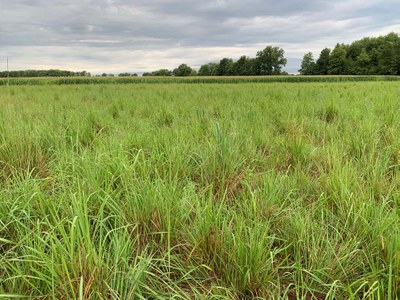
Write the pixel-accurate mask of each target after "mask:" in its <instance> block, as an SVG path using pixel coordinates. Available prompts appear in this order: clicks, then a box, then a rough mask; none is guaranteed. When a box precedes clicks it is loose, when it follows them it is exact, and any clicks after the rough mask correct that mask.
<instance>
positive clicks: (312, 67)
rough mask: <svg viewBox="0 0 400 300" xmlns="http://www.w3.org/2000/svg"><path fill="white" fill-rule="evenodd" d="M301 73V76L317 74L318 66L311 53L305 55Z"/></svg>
mask: <svg viewBox="0 0 400 300" xmlns="http://www.w3.org/2000/svg"><path fill="white" fill-rule="evenodd" d="M299 73H300V74H301V75H313V74H315V73H316V64H315V61H314V57H313V54H312V53H311V52H308V53H306V54H304V57H303V60H302V62H301V68H300V70H299Z"/></svg>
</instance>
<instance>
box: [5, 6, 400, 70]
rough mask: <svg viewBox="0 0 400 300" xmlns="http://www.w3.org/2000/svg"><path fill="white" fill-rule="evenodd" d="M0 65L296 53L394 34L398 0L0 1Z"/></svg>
mask: <svg viewBox="0 0 400 300" xmlns="http://www.w3.org/2000/svg"><path fill="white" fill-rule="evenodd" d="M0 13H1V17H0V70H5V69H6V57H7V56H9V64H10V70H21V69H51V68H52V69H66V70H72V71H82V70H86V71H89V72H91V73H92V74H99V73H103V72H106V73H115V74H117V73H120V72H132V73H133V72H136V73H142V72H147V71H153V70H157V69H161V68H167V69H173V68H175V67H177V66H178V65H179V64H181V63H186V64H188V65H190V66H192V67H194V68H196V69H198V68H199V67H200V66H201V65H202V64H204V63H208V62H218V61H219V60H220V59H222V58H224V57H229V58H233V59H238V58H239V57H240V56H241V55H247V56H250V57H255V56H256V53H257V51H259V50H262V49H264V48H265V47H266V46H267V45H271V46H278V47H281V48H283V49H284V50H285V57H286V58H287V60H288V63H287V65H286V67H285V68H284V70H286V71H288V72H289V73H296V72H297V70H298V69H299V67H300V63H301V59H302V57H303V55H304V53H306V52H308V51H311V52H312V53H313V54H314V57H315V58H318V55H319V53H320V51H321V50H322V49H323V48H325V47H328V48H332V47H334V46H335V44H336V43H338V42H340V43H351V42H352V41H354V40H357V39H361V38H363V37H366V36H379V35H385V34H387V33H389V32H396V33H400V0H307V1H304V0H147V1H144V0H0Z"/></svg>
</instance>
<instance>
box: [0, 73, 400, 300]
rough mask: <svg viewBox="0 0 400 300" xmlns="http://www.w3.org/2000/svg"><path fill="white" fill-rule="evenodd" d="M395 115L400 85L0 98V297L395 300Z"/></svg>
mask: <svg viewBox="0 0 400 300" xmlns="http://www.w3.org/2000/svg"><path fill="white" fill-rule="evenodd" d="M287 78H289V77H287ZM293 78H296V77H293ZM310 78H312V77H310ZM54 80H58V79H54ZM135 80H136V79H135ZM399 116H400V82H338V83H334V82H330V83H272V82H271V83H270V84H260V83H246V84H218V85H215V84H214V85H213V84H183V83H180V84H173V83H171V84H157V83H154V84H151V85H147V84H139V83H138V84H125V85H111V84H103V85H75V86H72V85H69V86H57V85H38V86H28V85H22V86H11V87H6V86H0V172H1V173H0V181H1V185H0V186H1V188H0V298H11V297H12V296H14V298H21V296H29V297H30V298H31V299H362V298H365V299H397V297H399V296H400V208H399V206H400V138H399V132H400V118H399Z"/></svg>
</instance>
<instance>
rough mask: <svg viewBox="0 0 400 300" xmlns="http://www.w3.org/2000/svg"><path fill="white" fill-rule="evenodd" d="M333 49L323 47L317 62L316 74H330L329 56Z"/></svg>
mask: <svg viewBox="0 0 400 300" xmlns="http://www.w3.org/2000/svg"><path fill="white" fill-rule="evenodd" d="M330 54H331V50H330V49H328V48H325V49H322V51H321V53H320V55H319V58H318V59H317V62H316V69H315V74H314V75H328V68H329V57H330Z"/></svg>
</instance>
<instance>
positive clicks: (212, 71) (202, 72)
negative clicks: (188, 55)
mask: <svg viewBox="0 0 400 300" xmlns="http://www.w3.org/2000/svg"><path fill="white" fill-rule="evenodd" d="M217 68H218V64H216V63H208V64H205V65H202V66H201V67H200V69H199V72H198V73H197V75H199V76H216V75H217Z"/></svg>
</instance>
